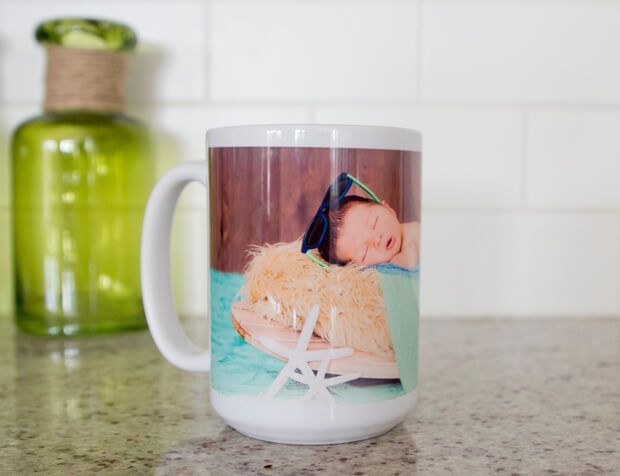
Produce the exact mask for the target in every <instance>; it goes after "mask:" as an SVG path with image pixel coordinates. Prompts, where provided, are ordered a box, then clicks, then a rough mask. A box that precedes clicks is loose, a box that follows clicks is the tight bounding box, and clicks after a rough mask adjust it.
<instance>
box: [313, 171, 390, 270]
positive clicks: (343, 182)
mask: <svg viewBox="0 0 620 476" xmlns="http://www.w3.org/2000/svg"><path fill="white" fill-rule="evenodd" d="M353 184H356V185H358V186H359V187H360V188H361V189H362V190H364V191H365V192H366V193H367V194H368V195H370V196H371V197H372V199H373V200H374V201H375V202H377V203H381V200H379V198H378V197H377V196H376V195H375V194H374V193H373V192H372V190H370V189H369V188H368V187H367V186H366V185H364V184H363V183H362V182H360V181H359V180H358V179H356V178H355V177H353V175H350V174H348V173H347V172H342V173H341V174H340V175H338V177H336V180H334V181H333V182H332V183H331V185H330V186H329V187H327V191H326V192H325V195H324V196H323V201H322V202H321V205H320V206H319V208H318V210H317V212H316V213H315V215H314V217H313V218H312V220H311V221H310V224H309V225H308V228H307V229H306V232H305V233H304V237H303V240H302V242H301V252H302V253H304V254H305V255H306V256H308V257H309V258H310V259H311V260H312V261H314V262H315V263H317V264H318V265H320V266H322V267H323V268H329V265H328V264H327V263H324V262H323V261H321V260H320V259H319V258H317V257H316V256H314V255H313V254H312V252H311V250H314V249H317V248H319V247H320V246H321V245H322V244H323V242H324V241H325V239H326V237H327V233H328V231H329V220H328V218H327V214H328V213H329V209H330V207H333V206H336V205H338V204H339V203H340V202H342V200H343V199H344V197H345V196H346V195H347V192H348V191H349V189H350V188H351V187H352V186H353Z"/></svg>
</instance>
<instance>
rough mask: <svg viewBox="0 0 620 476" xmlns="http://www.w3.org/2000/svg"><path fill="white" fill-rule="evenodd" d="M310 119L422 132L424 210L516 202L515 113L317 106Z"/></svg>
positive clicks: (492, 206)
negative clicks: (410, 129)
mask: <svg viewBox="0 0 620 476" xmlns="http://www.w3.org/2000/svg"><path fill="white" fill-rule="evenodd" d="M315 118H316V120H317V121H318V122H336V123H350V124H375V125H383V126H397V127H410V128H414V129H417V130H419V131H421V132H422V143H423V149H424V150H423V154H422V161H423V177H424V182H423V183H424V189H423V190H424V206H425V207H430V208H437V207H438V208H489V209H497V208H510V207H517V206H518V205H519V203H520V200H521V155H522V153H521V123H522V120H521V113H520V111H519V110H517V109H510V108H507V109H497V108H494V109H484V108H480V109H474V108H468V109H467V108H432V107H413V106H412V107H408V108H381V107H375V108H354V107H319V108H318V109H317V111H316V117H315Z"/></svg>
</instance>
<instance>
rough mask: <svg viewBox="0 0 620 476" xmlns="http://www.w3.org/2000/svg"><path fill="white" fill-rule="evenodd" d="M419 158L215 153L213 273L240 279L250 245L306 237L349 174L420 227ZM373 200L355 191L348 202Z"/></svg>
mask: <svg viewBox="0 0 620 476" xmlns="http://www.w3.org/2000/svg"><path fill="white" fill-rule="evenodd" d="M420 162H421V161H420V154H419V153H418V152H410V151H398V150H373V149H330V148H310V147H304V148H294V147H278V148H269V147H222V148H212V149H210V151H209V190H210V208H211V225H210V226H211V266H212V267H214V268H216V269H218V270H220V271H227V272H237V273H241V272H242V271H243V269H244V267H245V265H246V264H247V249H248V247H249V246H250V245H257V244H258V245H262V244H264V243H278V242H290V241H293V240H296V239H298V238H300V237H301V236H302V235H303V233H304V231H305V229H306V227H307V226H308V223H309V221H310V220H311V219H312V217H313V216H314V214H315V213H316V210H317V208H318V206H319V204H320V202H321V199H322V198H323V195H324V194H325V191H326V189H327V187H328V186H329V184H330V183H331V182H332V181H333V180H334V179H335V178H336V177H337V176H338V174H340V173H341V172H345V171H346V172H349V173H350V174H351V175H353V176H355V177H357V178H358V179H359V180H360V181H361V182H362V183H364V184H366V185H367V186H368V187H370V189H371V190H372V191H373V192H375V194H377V196H378V197H379V198H380V199H381V200H385V201H386V202H388V203H389V204H390V206H391V207H392V208H394V210H395V211H396V213H397V214H398V217H399V220H400V221H401V222H403V221H407V222H409V221H419V220H420V196H421V189H420V187H421V176H420V172H421V170H420V169H421V163H420ZM351 194H355V195H360V196H363V197H367V196H368V195H367V194H366V193H365V192H364V191H363V190H361V189H360V188H359V187H357V186H355V185H354V186H353V187H352V188H351V190H350V191H349V195H351Z"/></svg>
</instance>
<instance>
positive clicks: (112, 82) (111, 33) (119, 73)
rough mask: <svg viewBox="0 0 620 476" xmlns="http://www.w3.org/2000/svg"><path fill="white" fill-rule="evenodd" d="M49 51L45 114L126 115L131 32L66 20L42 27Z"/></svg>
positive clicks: (92, 21)
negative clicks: (99, 112)
mask: <svg viewBox="0 0 620 476" xmlns="http://www.w3.org/2000/svg"><path fill="white" fill-rule="evenodd" d="M35 36H36V38H37V41H39V43H41V44H42V45H43V46H44V47H45V50H46V51H47V72H46V78H45V101H44V108H45V110H47V111H61V110H70V109H81V110H96V111H103V112H123V111H124V109H125V78H126V70H127V62H128V52H129V51H132V50H133V49H134V47H135V45H136V43H137V39H136V36H135V33H134V32H133V30H132V29H131V28H129V27H128V26H126V25H123V24H121V23H116V22H110V21H107V20H97V19H84V18H61V19H56V20H50V21H47V22H45V23H42V24H41V25H39V27H38V28H37V30H36V32H35Z"/></svg>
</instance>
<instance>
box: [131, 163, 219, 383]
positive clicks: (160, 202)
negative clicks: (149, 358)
mask: <svg viewBox="0 0 620 476" xmlns="http://www.w3.org/2000/svg"><path fill="white" fill-rule="evenodd" d="M194 181H195V182H200V183H201V184H203V185H204V186H205V187H208V186H207V163H206V162H203V161H200V162H199V161H193V162H186V163H183V164H180V165H177V166H175V167H174V168H172V169H170V170H169V171H168V172H167V173H166V174H165V175H164V176H163V177H162V178H161V179H160V180H159V181H158V182H157V184H156V185H155V187H154V188H153V191H152V192H151V196H150V198H149V201H148V204H147V206H146V212H145V214H144V223H143V226H142V251H141V256H140V261H141V263H140V274H141V278H142V300H143V302H144V312H145V314H146V320H147V322H148V326H149V330H150V331H151V335H152V336H153V340H154V341H155V345H157V348H158V349H159V351H160V352H161V353H162V355H163V356H164V357H165V358H166V359H167V360H168V361H169V362H170V363H171V364H173V365H175V366H176V367H179V368H180V369H183V370H189V371H195V372H208V371H209V369H210V367H211V356H210V354H209V350H205V349H201V348H200V347H198V346H197V345H196V344H194V343H193V342H192V341H191V340H190V339H189V337H187V334H185V331H184V330H183V327H182V326H181V323H180V321H179V316H178V315H177V312H176V309H175V307H174V300H173V297H172V286H171V282H170V235H171V233H172V220H173V217H174V210H175V208H176V205H177V202H178V200H179V196H180V195H181V192H182V191H183V189H184V188H185V187H186V186H187V185H188V184H189V183H191V182H194Z"/></svg>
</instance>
